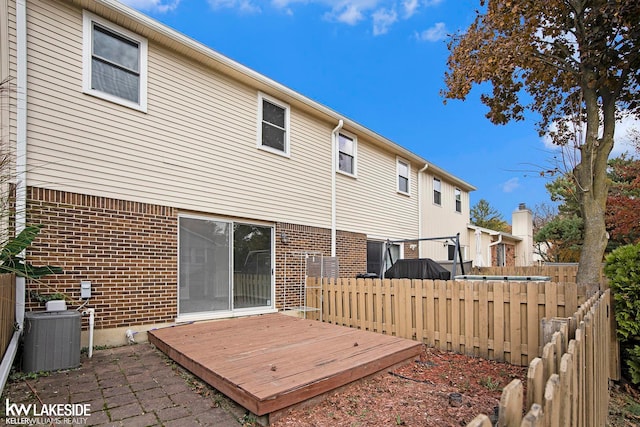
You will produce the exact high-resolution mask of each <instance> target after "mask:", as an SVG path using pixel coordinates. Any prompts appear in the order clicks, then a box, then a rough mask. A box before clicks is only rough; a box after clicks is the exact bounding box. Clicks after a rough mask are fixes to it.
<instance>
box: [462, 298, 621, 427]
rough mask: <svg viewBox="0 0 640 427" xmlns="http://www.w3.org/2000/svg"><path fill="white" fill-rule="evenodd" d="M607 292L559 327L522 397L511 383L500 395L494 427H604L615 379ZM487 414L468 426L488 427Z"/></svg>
mask: <svg viewBox="0 0 640 427" xmlns="http://www.w3.org/2000/svg"><path fill="white" fill-rule="evenodd" d="M612 316H613V314H612V311H611V294H610V290H607V291H605V292H604V293H603V294H601V295H600V294H597V295H594V296H593V297H592V298H590V299H589V300H588V301H587V302H586V303H585V304H584V305H583V306H581V307H580V309H579V310H578V311H577V312H576V313H575V314H574V316H572V317H571V318H569V319H565V322H563V323H562V322H560V323H558V324H559V328H558V329H559V331H558V332H555V333H554V334H553V335H552V337H551V340H550V342H548V343H545V346H544V349H543V352H542V357H540V358H538V357H536V358H535V359H533V360H532V361H531V364H530V365H529V371H528V373H527V397H526V406H525V410H526V411H527V413H526V415H525V416H524V417H523V416H522V413H523V411H522V408H523V385H522V382H521V381H520V380H513V381H512V382H511V383H510V384H509V385H508V386H507V387H505V389H504V390H503V392H502V397H501V400H500V407H499V415H498V426H509V427H511V426H532V427H533V426H545V427H564V426H587V427H591V426H593V427H596V426H604V425H605V423H606V420H607V414H608V404H609V389H608V386H609V384H608V380H609V378H612V379H616V378H617V374H616V372H617V367H616V366H615V363H613V362H614V361H613V358H614V357H615V355H613V354H612V353H613V352H612V351H611V350H612V340H614V341H615V336H612V334H613V329H612V328H611V324H612ZM491 426H492V424H491V421H490V420H489V417H487V416H486V415H479V416H477V417H476V418H475V419H474V420H473V421H471V423H469V424H468V425H467V427H491Z"/></svg>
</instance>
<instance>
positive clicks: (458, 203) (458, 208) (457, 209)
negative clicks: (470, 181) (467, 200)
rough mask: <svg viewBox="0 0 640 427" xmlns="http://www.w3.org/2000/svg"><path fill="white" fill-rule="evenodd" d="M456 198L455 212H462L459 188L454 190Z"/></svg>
mask: <svg viewBox="0 0 640 427" xmlns="http://www.w3.org/2000/svg"><path fill="white" fill-rule="evenodd" d="M455 196H456V212H462V191H460V189H459V188H456V189H455Z"/></svg>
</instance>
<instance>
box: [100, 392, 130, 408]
mask: <svg viewBox="0 0 640 427" xmlns="http://www.w3.org/2000/svg"><path fill="white" fill-rule="evenodd" d="M104 401H105V403H106V404H107V408H109V409H111V408H115V407H118V406H124V405H128V404H130V403H133V402H137V401H138V400H137V399H136V397H135V395H134V394H133V393H124V394H117V395H115V396H109V397H106V398H105V399H104Z"/></svg>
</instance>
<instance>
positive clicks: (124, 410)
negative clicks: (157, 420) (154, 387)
mask: <svg viewBox="0 0 640 427" xmlns="http://www.w3.org/2000/svg"><path fill="white" fill-rule="evenodd" d="M142 414H144V411H143V410H142V407H141V406H140V404H139V403H138V402H135V403H130V404H128V405H124V406H118V407H116V408H113V409H109V415H111V420H112V421H121V420H124V419H125V418H131V417H135V416H137V415H142Z"/></svg>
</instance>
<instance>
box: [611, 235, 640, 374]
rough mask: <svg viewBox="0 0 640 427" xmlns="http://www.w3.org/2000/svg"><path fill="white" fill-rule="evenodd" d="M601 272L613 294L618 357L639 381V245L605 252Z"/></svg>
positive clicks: (629, 372)
mask: <svg viewBox="0 0 640 427" xmlns="http://www.w3.org/2000/svg"><path fill="white" fill-rule="evenodd" d="M604 273H605V275H606V276H607V278H608V279H609V284H610V286H611V292H612V294H613V301H614V312H615V317H616V321H617V324H618V326H617V328H618V329H617V330H618V337H619V338H620V345H621V347H622V350H623V355H622V357H623V359H624V361H625V362H626V365H627V370H628V374H629V377H630V380H631V381H632V382H633V383H634V384H640V244H637V245H627V246H621V247H619V248H618V249H616V250H614V251H613V252H611V253H610V254H609V255H607V258H606V265H605V268H604Z"/></svg>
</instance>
